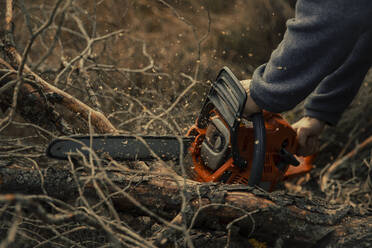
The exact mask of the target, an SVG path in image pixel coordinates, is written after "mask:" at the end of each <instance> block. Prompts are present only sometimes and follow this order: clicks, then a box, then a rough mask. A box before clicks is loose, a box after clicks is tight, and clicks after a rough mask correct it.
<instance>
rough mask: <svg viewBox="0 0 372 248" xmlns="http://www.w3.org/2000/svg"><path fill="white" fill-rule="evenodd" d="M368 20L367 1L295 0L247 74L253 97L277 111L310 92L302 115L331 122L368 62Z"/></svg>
mask: <svg viewBox="0 0 372 248" xmlns="http://www.w3.org/2000/svg"><path fill="white" fill-rule="evenodd" d="M371 20H372V1H371V0H353V1H350V0H298V1H297V5H296V16H295V18H293V19H290V20H288V21H287V31H286V33H285V35H284V37H283V40H282V42H281V43H280V44H279V46H278V47H277V49H276V50H275V51H274V52H273V53H272V55H271V58H270V60H269V61H268V63H267V64H264V65H262V66H260V67H258V68H257V69H256V70H255V72H254V74H253V78H252V83H251V86H250V94H251V96H252V98H253V100H254V101H255V102H256V103H257V105H258V106H260V107H261V108H263V109H266V110H269V111H272V112H283V111H286V110H289V109H292V108H293V107H295V106H296V105H297V104H298V103H300V102H301V101H302V100H304V99H305V98H306V97H307V96H309V95H310V94H311V95H310V96H309V97H308V100H307V102H306V104H305V114H306V115H308V116H312V117H316V118H318V119H320V120H323V121H326V122H328V123H329V124H333V125H335V124H336V123H337V122H338V120H339V119H340V117H341V115H342V113H343V112H344V110H345V108H346V107H347V106H348V105H349V104H350V102H351V100H352V99H353V98H354V96H355V95H356V93H357V91H358V89H359V87H360V85H361V82H362V81H363V78H364V77H365V75H366V73H367V71H368V69H369V68H370V67H371V64H372V21H371Z"/></svg>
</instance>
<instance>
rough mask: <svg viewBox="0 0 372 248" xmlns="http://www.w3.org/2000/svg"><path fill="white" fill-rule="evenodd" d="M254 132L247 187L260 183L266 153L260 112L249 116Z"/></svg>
mask: <svg viewBox="0 0 372 248" xmlns="http://www.w3.org/2000/svg"><path fill="white" fill-rule="evenodd" d="M251 119H252V122H253V130H254V145H253V154H252V156H253V157H252V165H251V173H250V175H249V179H248V185H249V186H255V185H258V184H259V183H260V182H261V178H262V173H263V169H264V163H265V153H266V129H265V121H264V117H263V114H262V112H259V113H255V114H253V115H251Z"/></svg>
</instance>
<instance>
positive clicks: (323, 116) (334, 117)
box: [305, 108, 342, 126]
mask: <svg viewBox="0 0 372 248" xmlns="http://www.w3.org/2000/svg"><path fill="white" fill-rule="evenodd" d="M341 115H342V113H337V112H336V113H331V112H322V111H317V110H314V109H308V108H305V116H310V117H313V118H316V119H318V120H321V121H324V122H326V123H327V124H328V125H331V126H336V125H337V123H338V121H339V120H340V119H341Z"/></svg>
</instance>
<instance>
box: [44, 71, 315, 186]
mask: <svg viewBox="0 0 372 248" xmlns="http://www.w3.org/2000/svg"><path fill="white" fill-rule="evenodd" d="M246 99H247V93H246V91H245V90H244V88H243V86H242V85H241V83H240V81H239V80H238V79H237V78H236V77H235V75H234V74H233V73H232V72H231V71H230V69H229V68H227V67H224V68H223V69H222V70H221V71H220V73H219V74H218V76H217V79H216V80H215V81H214V83H213V84H212V86H211V88H210V90H209V93H208V95H207V97H206V99H205V101H204V103H203V106H202V109H201V112H200V114H199V116H198V118H197V119H196V122H195V124H194V125H193V126H192V127H191V128H190V129H189V131H188V132H187V134H186V136H151V135H150V136H149V135H147V136H141V135H112V134H108V135H74V136H68V137H60V138H58V139H55V140H53V141H52V142H51V143H50V144H49V146H48V148H47V155H48V156H49V157H52V158H56V159H64V160H66V159H68V158H69V157H70V156H72V155H73V154H77V153H79V154H80V155H83V156H86V157H89V156H90V155H92V152H94V154H95V156H94V157H101V158H102V157H104V158H106V159H107V158H109V159H114V160H117V161H136V160H141V161H153V160H163V161H175V163H174V164H176V165H177V164H180V161H187V160H185V158H186V157H188V158H189V159H188V160H189V161H191V163H188V164H186V165H184V166H186V168H187V171H188V175H190V176H191V178H192V179H194V180H197V181H200V182H222V183H228V184H246V185H249V186H258V187H261V188H263V189H265V190H267V191H272V190H274V188H275V186H276V185H277V184H278V183H279V182H280V181H283V180H284V179H286V178H288V177H292V176H296V175H300V174H303V173H306V172H308V171H310V170H311V169H312V167H313V166H312V162H313V158H314V157H313V156H309V157H298V156H296V155H294V154H295V153H296V151H297V149H298V141H297V137H296V132H295V131H294V130H293V128H292V127H291V125H290V124H289V123H288V122H287V121H286V120H285V119H284V118H283V117H282V116H281V115H280V114H277V113H271V112H268V111H262V112H260V113H256V114H253V115H252V116H249V117H245V116H243V109H244V106H245V102H246ZM190 158H191V159H190Z"/></svg>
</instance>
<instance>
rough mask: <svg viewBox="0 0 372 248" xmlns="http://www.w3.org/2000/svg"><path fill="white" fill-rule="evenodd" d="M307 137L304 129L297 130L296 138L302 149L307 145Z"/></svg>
mask: <svg viewBox="0 0 372 248" xmlns="http://www.w3.org/2000/svg"><path fill="white" fill-rule="evenodd" d="M308 136H309V134H308V131H307V129H305V128H301V127H300V128H298V129H297V138H298V143H299V144H300V146H302V147H306V145H307V137H308Z"/></svg>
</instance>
